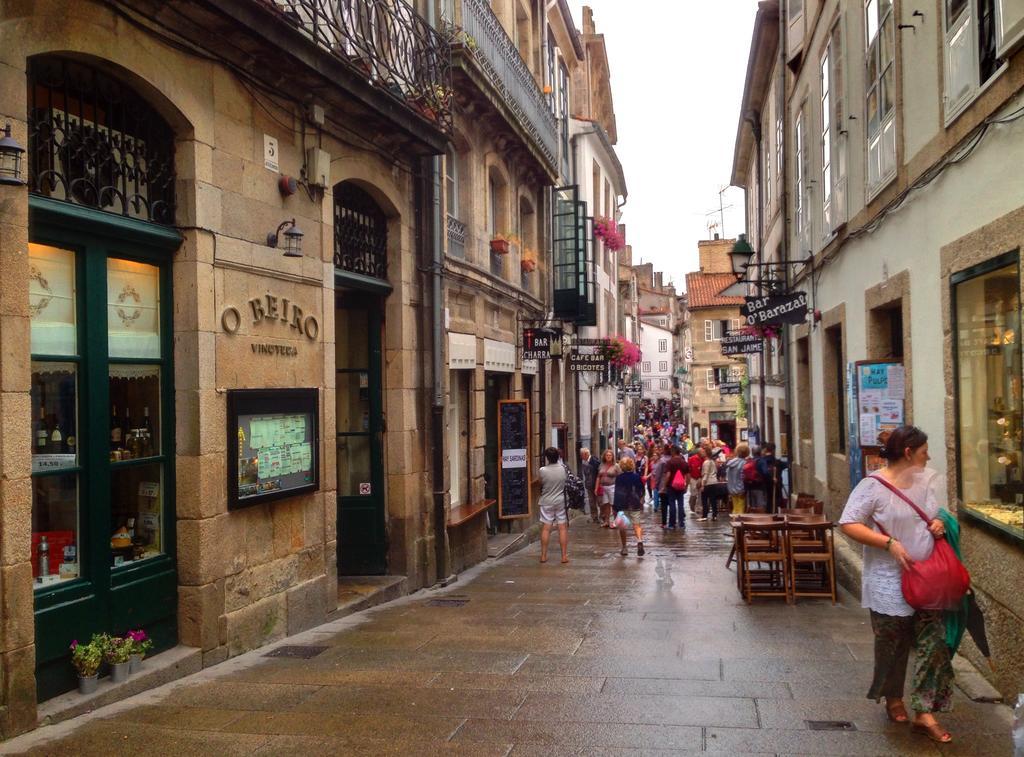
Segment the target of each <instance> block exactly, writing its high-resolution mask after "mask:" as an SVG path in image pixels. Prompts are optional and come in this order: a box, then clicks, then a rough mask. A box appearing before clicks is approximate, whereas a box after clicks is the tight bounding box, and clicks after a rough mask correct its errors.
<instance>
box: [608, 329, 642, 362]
mask: <svg viewBox="0 0 1024 757" xmlns="http://www.w3.org/2000/svg"><path fill="white" fill-rule="evenodd" d="M600 349H601V354H602V355H603V356H604V357H605V358H606V359H607V360H608V362H609V363H610V364H611V365H613V366H616V367H618V368H632V367H633V366H634V365H636V364H637V363H639V362H640V345H638V344H634V343H633V342H631V341H629V340H628V339H626V338H625V337H623V336H620V335H618V334H616V335H615V336H610V337H607V338H606V339H605V340H604V344H602V345H601V348H600Z"/></svg>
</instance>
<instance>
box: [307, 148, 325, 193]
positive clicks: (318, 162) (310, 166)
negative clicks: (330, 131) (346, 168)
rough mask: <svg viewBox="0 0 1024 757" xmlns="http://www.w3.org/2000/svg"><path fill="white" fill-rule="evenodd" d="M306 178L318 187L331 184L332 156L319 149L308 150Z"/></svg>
mask: <svg viewBox="0 0 1024 757" xmlns="http://www.w3.org/2000/svg"><path fill="white" fill-rule="evenodd" d="M306 176H307V178H308V180H309V183H310V184H312V185H314V186H318V187H327V186H330V184H331V155H330V153H328V152H327V151H326V150H321V149H320V148H319V147H310V148H309V149H308V150H306Z"/></svg>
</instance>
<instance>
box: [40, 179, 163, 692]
mask: <svg viewBox="0 0 1024 757" xmlns="http://www.w3.org/2000/svg"><path fill="white" fill-rule="evenodd" d="M29 214H30V215H29V220H30V229H31V235H30V239H31V241H32V242H34V243H38V244H44V245H52V246H55V247H60V248H63V249H67V250H70V251H73V252H74V253H75V276H76V290H77V294H76V303H75V306H76V309H77V312H76V340H77V350H76V352H77V354H76V355H75V356H74V357H67V356H60V357H56V356H47V355H35V354H33V355H32V360H33V362H50V361H54V362H57V361H59V362H63V363H69V362H73V363H75V364H76V365H77V370H78V373H77V397H78V401H77V404H78V413H77V414H78V417H77V421H76V424H77V429H76V430H77V437H78V465H77V466H76V467H74V468H64V469H61V470H59V471H54V472H49V471H47V472H41V473H33V478H36V477H40V476H48V475H66V474H68V473H75V474H76V475H77V476H78V513H79V515H78V524H79V525H78V535H77V548H78V550H79V558H78V560H79V574H78V577H77V578H74V579H71V580H67V581H64V582H60V583H56V584H52V585H49V586H43V587H41V588H40V589H39V590H38V591H36V592H35V642H36V683H37V696H38V698H39V700H40V701H42V700H45V699H48V698H50V697H53V696H55V695H57V694H59V693H62V692H64V691H67V690H69V689H71V688H73V686H74V682H75V681H74V672H73V670H72V668H71V665H70V663H69V654H68V645H69V644H70V642H71V641H72V639H78V640H79V641H83V640H87V639H88V638H89V637H90V636H91V635H92V634H93V633H97V632H107V633H118V634H120V633H124V632H125V631H126V630H128V629H130V628H145V629H146V631H147V633H148V634H149V636H150V637H151V638H152V639H153V642H154V649H155V651H160V650H163V649H168V648H170V647H172V646H174V645H175V644H176V643H177V624H176V615H177V582H178V581H177V570H176V543H177V538H176V529H175V507H174V502H175V496H174V495H175V471H174V455H175V449H174V428H175V426H174V386H173V378H174V371H173V365H172V354H173V324H172V317H171V313H172V309H171V303H172V288H171V255H172V254H173V252H174V251H175V250H177V248H178V247H179V246H180V244H181V241H182V237H181V235H180V234H179V233H178V231H177V230H176V229H174V228H170V227H165V226H158V225H156V224H153V223H149V222H145V221H138V220H135V219H131V218H125V217H122V216H117V215H114V214H111V213H105V212H103V211H97V210H93V209H90V208H85V207H82V206H78V205H73V204H70V203H65V202H61V201H59V200H52V199H49V198H45V197H40V196H36V195H31V196H30V197H29ZM110 258H114V259H124V260H131V261H136V262H140V263H146V264H149V265H152V266H155V267H156V268H157V269H158V271H159V275H160V281H159V297H160V306H159V313H158V318H159V321H158V322H159V327H160V336H159V339H160V356H159V358H153V359H149V358H146V359H129V358H115V359H111V358H110V356H109V338H108V325H107V307H108V302H107V261H108V259H110ZM133 363H135V364H145V365H150V366H159V369H160V396H159V400H160V407H159V412H158V415H157V417H158V419H159V429H158V434H159V439H160V448H159V454H155V455H152V456H149V457H145V458H139V459H132V460H124V461H117V462H115V461H111V459H110V457H111V455H110V449H109V414H110V412H111V410H110V374H109V370H110V367H111V366H112V365H114V364H133ZM138 465H159V466H160V472H161V484H162V498H161V510H160V518H161V523H160V525H161V537H160V547H161V554H158V555H157V556H154V557H151V558H148V559H145V560H139V561H137V562H128V563H126V564H124V565H119V566H116V567H115V566H112V565H111V563H112V553H111V547H110V539H111V511H112V505H111V488H112V480H113V477H114V474H115V473H116V472H117V471H118V470H121V469H126V468H130V467H132V466H138Z"/></svg>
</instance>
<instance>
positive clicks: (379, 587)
mask: <svg viewBox="0 0 1024 757" xmlns="http://www.w3.org/2000/svg"><path fill="white" fill-rule="evenodd" d="M408 593H409V589H408V579H407V578H406V577H405V576H339V577H338V606H337V607H336V608H335V609H334V610H333V611H331V612H329V613H327V621H328V622H330V621H332V620H337V619H338V618H344V617H345V616H346V615H351V614H352V613H356V612H360V611H362V610H367V609H369V608H371V607H376V606H377V605H380V604H384V603H385V602H390V601H392V600H394V599H398V598H399V597H404V596H405V595H406V594H408Z"/></svg>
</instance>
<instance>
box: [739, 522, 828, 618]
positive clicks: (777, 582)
mask: <svg viewBox="0 0 1024 757" xmlns="http://www.w3.org/2000/svg"><path fill="white" fill-rule="evenodd" d="M813 509H814V508H794V509H792V510H788V511H786V512H785V514H778V515H761V514H746V515H740V516H736V517H734V519H733V528H734V533H735V540H736V544H735V546H734V550H735V553H736V558H737V568H738V571H737V576H736V581H737V588H738V589H739V591H740V593H741V594H742V595H743V598H744V599H745V600H746V601H747V604H750V603H751V602H752V601H753V599H754V597H785V599H786V601H787V603H788V602H791V601H795V600H796V598H797V597H825V598H829V599H831V600H832V604H835V603H836V571H835V545H834V540H833V533H832V528H833V524H832V523H831V522H829V521H827V520H825V519H824V518H823V517H822V516H821V515H820V514H816V513H814V512H813ZM799 510H805V512H799ZM727 565H728V564H727Z"/></svg>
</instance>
